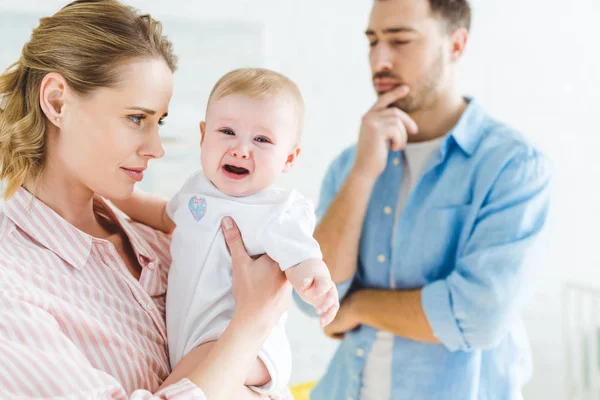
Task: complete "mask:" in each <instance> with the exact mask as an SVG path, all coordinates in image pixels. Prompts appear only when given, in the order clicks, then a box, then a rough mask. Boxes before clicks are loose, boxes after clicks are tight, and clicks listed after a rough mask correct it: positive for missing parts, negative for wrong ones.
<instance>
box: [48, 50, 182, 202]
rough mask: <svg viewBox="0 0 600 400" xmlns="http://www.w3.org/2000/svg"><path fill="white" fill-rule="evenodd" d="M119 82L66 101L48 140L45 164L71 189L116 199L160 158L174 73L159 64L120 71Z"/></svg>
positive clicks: (134, 64)
mask: <svg viewBox="0 0 600 400" xmlns="http://www.w3.org/2000/svg"><path fill="white" fill-rule="evenodd" d="M119 78H120V81H119V83H118V84H117V85H116V86H115V87H114V88H99V89H95V90H94V91H92V92H91V93H90V94H89V95H86V96H76V95H72V96H70V97H69V98H67V99H65V103H64V105H63V107H64V109H63V112H62V118H61V121H60V123H59V127H60V129H59V131H58V132H57V134H56V135H54V136H55V138H51V140H49V154H48V161H49V162H50V163H51V164H53V166H57V164H58V165H59V171H60V172H62V173H64V174H65V175H66V176H67V177H68V179H70V180H71V181H72V182H73V183H74V184H76V185H81V186H84V187H85V188H88V189H90V190H91V191H92V192H94V193H97V194H99V195H101V196H104V197H108V198H112V199H121V198H124V197H127V196H128V195H130V194H131V192H132V191H133V186H134V184H135V183H136V182H139V181H140V180H141V179H142V178H143V171H144V170H145V169H146V168H147V167H148V161H149V160H151V159H153V158H160V157H162V156H163V154H164V151H163V148H162V145H161V143H160V137H159V133H158V130H159V126H160V125H161V124H162V123H163V121H164V119H165V117H166V116H167V111H168V106H169V101H170V100H171V95H172V92H173V73H172V71H171V70H170V69H169V67H168V66H167V64H166V63H165V62H164V61H163V60H162V59H146V58H144V59H137V60H133V61H131V62H128V63H126V64H124V65H122V66H120V67H119Z"/></svg>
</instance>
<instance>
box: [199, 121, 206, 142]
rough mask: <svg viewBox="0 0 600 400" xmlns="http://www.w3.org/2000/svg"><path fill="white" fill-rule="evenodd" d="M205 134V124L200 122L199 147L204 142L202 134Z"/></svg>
mask: <svg viewBox="0 0 600 400" xmlns="http://www.w3.org/2000/svg"><path fill="white" fill-rule="evenodd" d="M205 133H206V122H204V121H200V146H202V142H204V134H205Z"/></svg>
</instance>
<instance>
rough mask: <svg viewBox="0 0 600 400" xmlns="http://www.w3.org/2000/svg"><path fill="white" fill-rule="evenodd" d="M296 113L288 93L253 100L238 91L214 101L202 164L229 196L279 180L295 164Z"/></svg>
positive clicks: (204, 129)
mask: <svg viewBox="0 0 600 400" xmlns="http://www.w3.org/2000/svg"><path fill="white" fill-rule="evenodd" d="M298 118H299V115H298V112H297V108H296V105H295V103H294V102H293V100H292V99H291V97H288V96H287V95H285V94H281V95H277V96H274V97H273V98H270V99H262V100H261V99H253V98H250V97H247V96H244V95H239V94H234V95H229V96H225V97H223V98H220V99H217V100H213V101H212V103H211V104H210V106H209V107H208V110H207V113H206V123H204V122H203V123H201V124H200V131H201V133H202V142H201V146H202V153H201V158H202V169H203V170H204V173H205V174H206V176H207V177H208V178H209V179H210V180H211V182H212V183H213V184H214V185H215V186H216V187H217V188H219V190H221V191H222V192H223V193H226V194H228V195H230V196H248V195H251V194H254V193H257V192H259V191H261V190H263V189H266V188H267V187H269V186H271V185H272V184H273V183H275V180H276V179H277V178H278V177H279V176H280V175H281V174H282V173H283V172H286V171H287V170H288V169H289V168H291V166H292V164H293V162H294V161H295V159H296V157H297V156H298V154H299V152H300V148H299V147H298V146H297V137H298V135H297V133H298V123H299V121H298Z"/></svg>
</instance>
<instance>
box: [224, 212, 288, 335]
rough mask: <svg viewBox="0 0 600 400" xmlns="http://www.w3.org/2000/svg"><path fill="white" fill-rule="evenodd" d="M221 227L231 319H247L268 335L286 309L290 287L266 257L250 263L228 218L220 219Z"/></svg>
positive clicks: (239, 235) (271, 261)
mask: <svg viewBox="0 0 600 400" xmlns="http://www.w3.org/2000/svg"><path fill="white" fill-rule="evenodd" d="M222 227H223V234H224V235H225V241H226V242H227V246H228V247H229V251H230V253H231V260H232V264H233V297H234V298H235V303H236V311H235V315H234V318H236V317H237V318H242V319H246V318H249V319H251V320H252V323H254V324H257V323H258V324H262V325H263V327H264V328H266V329H268V330H269V331H270V329H271V328H272V327H273V326H274V325H275V323H277V321H278V320H279V318H281V315H283V313H284V312H286V311H287V310H288V309H289V307H290V304H291V299H292V297H291V294H292V286H291V285H290V284H289V282H288V281H287V279H286V277H285V274H284V273H283V272H282V271H281V269H280V268H279V265H278V264H277V263H276V262H275V261H273V260H272V259H271V258H270V257H269V256H267V255H263V256H261V257H259V258H258V259H256V260H253V259H252V258H251V257H250V256H249V255H248V252H247V251H246V248H245V247H244V243H243V242H242V236H241V234H240V231H239V229H238V227H237V225H236V224H235V222H234V221H233V220H232V219H231V218H229V217H225V218H223V221H222Z"/></svg>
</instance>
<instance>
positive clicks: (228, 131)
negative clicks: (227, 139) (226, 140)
mask: <svg viewBox="0 0 600 400" xmlns="http://www.w3.org/2000/svg"><path fill="white" fill-rule="evenodd" d="M221 132H223V133H224V134H226V135H235V133H234V132H233V131H232V130H231V129H228V128H223V129H221Z"/></svg>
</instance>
